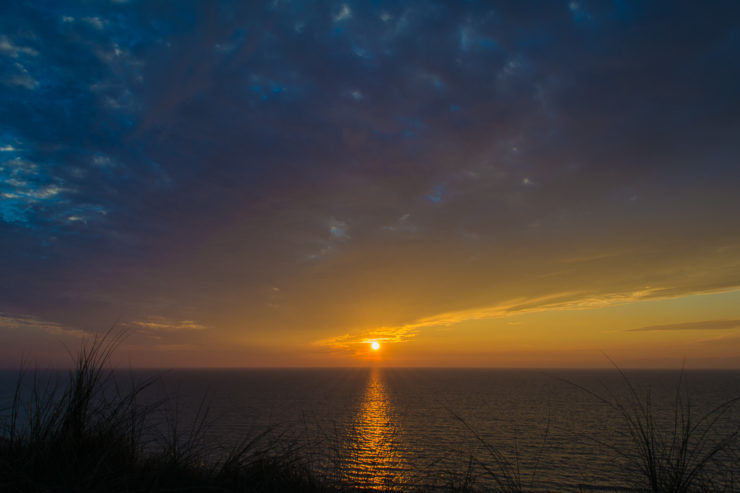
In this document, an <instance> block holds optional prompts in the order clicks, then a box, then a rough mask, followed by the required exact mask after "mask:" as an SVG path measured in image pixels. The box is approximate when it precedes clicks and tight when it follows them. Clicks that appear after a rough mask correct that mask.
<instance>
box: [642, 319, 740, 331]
mask: <svg viewBox="0 0 740 493" xmlns="http://www.w3.org/2000/svg"><path fill="white" fill-rule="evenodd" d="M738 328H740V320H701V321H699V322H684V323H676V324H664V325H649V326H647V327H639V328H637V329H628V330H627V332H649V331H661V330H729V329H738Z"/></svg>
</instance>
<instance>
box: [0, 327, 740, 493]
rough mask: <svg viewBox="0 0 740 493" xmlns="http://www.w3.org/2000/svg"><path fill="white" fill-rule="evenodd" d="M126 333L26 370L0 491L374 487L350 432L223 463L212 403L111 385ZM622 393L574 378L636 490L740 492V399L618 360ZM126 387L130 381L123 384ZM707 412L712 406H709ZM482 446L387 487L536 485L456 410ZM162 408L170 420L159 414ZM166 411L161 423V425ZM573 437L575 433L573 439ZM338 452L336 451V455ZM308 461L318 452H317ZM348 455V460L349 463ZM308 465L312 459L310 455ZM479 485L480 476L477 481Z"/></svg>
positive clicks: (14, 401)
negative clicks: (453, 463) (63, 367)
mask: <svg viewBox="0 0 740 493" xmlns="http://www.w3.org/2000/svg"><path fill="white" fill-rule="evenodd" d="M122 338H123V333H120V332H119V333H114V332H113V331H112V330H111V331H108V332H107V333H105V334H104V335H102V336H99V337H95V338H93V339H91V340H89V341H87V342H86V343H84V344H83V345H82V347H81V348H80V350H79V352H78V353H77V354H76V355H75V356H74V368H73V369H72V370H71V371H69V373H68V375H67V379H66V381H62V382H59V381H54V380H53V379H51V378H45V377H44V375H43V374H42V373H40V372H27V371H23V370H21V372H20V374H19V376H18V379H17V383H16V387H15V391H14V393H13V395H12V397H11V399H10V404H9V407H8V408H7V409H5V410H4V416H3V418H4V419H3V420H2V421H0V426H2V428H1V429H0V491H2V492H145V491H146V492H173V491H213V492H227V491H230V492H279V491H295V492H340V491H369V490H370V489H372V488H370V487H362V486H358V485H356V484H352V481H351V478H350V476H348V475H347V471H346V469H345V468H344V466H343V464H345V463H346V461H347V460H348V459H349V460H351V459H352V456H351V454H352V451H351V450H349V451H348V450H347V449H346V446H345V445H346V444H345V443H344V442H343V440H344V438H343V437H344V435H343V434H341V436H340V434H339V432H338V431H336V430H335V435H336V436H335V438H334V441H333V442H327V441H326V440H319V441H318V442H317V443H315V444H313V445H311V444H310V443H309V442H306V443H305V444H303V443H302V442H299V441H298V440H296V439H295V438H294V437H293V436H292V435H290V434H286V433H285V432H281V430H280V429H278V428H268V429H266V430H263V431H262V432H259V433H256V434H253V435H250V436H247V437H245V438H244V439H243V440H242V441H241V442H238V443H237V444H236V445H235V446H234V447H232V448H231V449H229V450H227V451H226V452H225V453H224V454H221V456H219V457H215V456H214V455H213V454H212V453H211V450H209V449H208V444H207V442H208V440H207V437H206V436H205V431H206V429H207V427H208V424H209V419H208V408H207V406H206V404H205V399H204V400H203V401H202V402H201V405H200V407H199V408H198V409H197V410H196V412H195V414H194V417H193V418H192V420H191V422H190V423H189V424H186V425H184V426H183V421H184V419H182V416H180V414H179V409H178V406H177V402H175V403H174V408H173V407H172V406H173V402H172V401H171V400H166V399H164V400H153V399H152V397H151V395H144V394H145V393H146V394H150V393H149V392H147V389H150V388H151V387H152V385H153V384H154V383H155V380H154V379H151V378H150V379H144V380H143V381H141V382H135V379H133V378H131V379H126V378H124V379H122V378H116V377H117V375H116V374H114V370H113V369H111V368H110V367H109V361H110V357H111V355H112V353H113V352H114V351H115V349H116V348H117V347H118V345H119V344H120V342H121V340H122ZM615 368H616V370H617V372H618V375H619V378H620V382H621V385H622V386H623V389H622V392H620V393H617V392H614V391H611V390H609V389H608V388H607V389H606V390H605V391H604V392H601V393H599V392H596V391H594V390H592V389H589V388H587V387H585V386H581V385H578V384H576V383H574V382H571V381H567V380H566V381H567V382H568V383H569V384H570V385H574V386H576V387H577V388H579V389H581V390H582V391H584V392H586V393H587V394H588V395H590V396H591V397H593V398H594V399H596V401H597V402H599V403H601V404H603V405H606V406H607V407H608V408H609V409H611V410H612V411H614V412H615V413H616V415H617V417H618V418H619V419H620V421H621V424H622V427H621V430H620V431H621V434H622V435H623V437H626V440H623V441H620V440H615V441H614V442H600V443H602V444H603V445H604V446H606V447H607V448H609V449H611V450H612V451H614V452H615V453H616V454H617V455H618V456H619V457H621V458H622V459H623V460H624V462H625V463H626V464H628V472H629V473H630V474H632V477H633V478H634V479H635V486H636V488H637V490H638V491H650V492H654V493H658V492H665V493H668V492H670V493H692V492H698V491H702V492H704V491H717V492H719V491H724V492H729V491H736V490H737V488H738V479H740V478H738V476H739V475H740V453H739V452H740V450H739V448H738V445H739V438H740V422H739V421H738V416H737V414H733V413H734V412H735V411H736V410H737V408H738V407H739V406H738V405H739V404H740V397H737V398H731V399H728V400H726V401H725V402H723V403H721V404H719V405H717V406H715V407H713V408H711V409H709V410H708V411H703V412H701V413H699V412H697V411H696V409H697V407H696V405H695V403H694V402H693V401H692V400H691V395H690V393H689V390H688V386H687V383H686V375H685V373H684V372H682V373H681V375H680V378H679V381H678V382H677V386H676V390H675V395H674V397H673V402H672V406H668V408H665V407H661V406H660V405H658V401H657V400H655V399H654V398H653V395H652V394H651V392H650V389H647V390H646V391H645V392H643V391H642V390H641V389H640V388H638V386H637V385H635V384H634V383H633V381H632V380H631V379H630V378H629V377H628V375H627V374H626V373H625V372H624V371H623V370H621V369H620V368H618V367H617V366H616V365H615ZM122 382H126V383H125V384H122ZM704 407H706V406H704ZM450 412H451V414H452V417H453V421H454V420H457V421H459V422H461V423H462V424H463V425H464V427H465V428H466V429H467V430H468V432H470V433H472V434H473V436H474V437H475V439H476V440H477V441H478V442H479V443H480V444H481V445H482V446H483V451H484V452H483V453H484V454H485V456H481V457H475V456H473V455H471V456H470V458H469V460H468V461H467V462H466V465H462V466H461V468H460V470H457V471H448V472H445V474H444V475H443V476H442V478H443V479H444V478H446V479H447V480H449V481H448V482H447V483H446V484H439V483H438V482H437V481H436V480H435V478H434V476H435V473H436V472H439V471H436V472H435V471H434V470H427V469H425V470H423V471H416V473H417V476H416V477H415V476H414V475H413V471H412V472H411V473H412V474H411V475H406V476H405V477H404V478H403V480H402V481H401V480H398V481H396V482H395V483H393V482H391V483H385V484H382V485H379V486H378V487H377V488H378V489H381V490H385V491H427V490H428V489H429V488H435V489H436V490H442V491H460V492H471V491H499V492H517V493H518V492H523V491H529V490H536V489H537V485H536V482H535V476H536V471H537V465H539V464H541V463H542V462H545V461H546V460H547V457H546V454H544V453H543V452H544V450H545V443H546V442H547V440H548V432H549V429H550V427H549V422H548V426H547V427H546V431H545V434H544V437H543V445H542V447H541V448H540V450H539V451H538V452H537V457H536V459H537V460H536V461H535V462H534V466H533V467H530V469H532V470H527V471H524V470H521V469H520V460H519V459H520V457H519V456H518V449H516V451H515V456H514V457H513V458H512V457H511V456H510V454H509V455H507V454H506V453H504V452H503V451H502V450H503V449H501V448H497V447H496V446H494V445H493V444H491V443H490V442H489V441H487V440H486V439H485V438H483V436H482V435H481V434H480V433H478V432H477V431H476V430H475V429H474V428H473V427H472V426H470V425H469V424H468V423H467V422H465V420H463V419H462V418H461V417H460V416H459V415H458V414H455V413H454V412H452V411H450ZM162 413H164V414H162ZM162 416H164V418H162ZM575 438H576V437H574V439H575ZM331 443H334V447H335V448H336V450H335V455H336V457H335V458H334V459H335V460H334V462H335V464H334V466H335V469H336V470H335V471H331V470H328V471H322V472H321V473H317V472H316V469H315V468H314V467H313V465H312V463H311V459H310V458H311V457H312V456H313V457H317V455H316V451H315V450H313V449H311V447H317V446H322V447H323V449H324V453H319V454H318V455H319V456H324V455H325V452H326V449H327V448H329V449H331V446H330V445H331ZM330 451H331V450H330ZM312 454H313V455H312ZM347 454H350V455H349V457H347ZM307 458H308V460H307ZM478 480H485V485H480V486H478V485H479V483H478Z"/></svg>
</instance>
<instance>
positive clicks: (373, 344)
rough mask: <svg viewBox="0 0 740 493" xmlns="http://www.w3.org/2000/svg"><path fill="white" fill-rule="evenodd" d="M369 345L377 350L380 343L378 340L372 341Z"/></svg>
mask: <svg viewBox="0 0 740 493" xmlns="http://www.w3.org/2000/svg"><path fill="white" fill-rule="evenodd" d="M370 347H371V348H373V351H377V350H378V349H380V343H379V342H378V341H373V342H371V343H370Z"/></svg>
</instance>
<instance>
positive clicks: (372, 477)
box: [346, 368, 406, 489]
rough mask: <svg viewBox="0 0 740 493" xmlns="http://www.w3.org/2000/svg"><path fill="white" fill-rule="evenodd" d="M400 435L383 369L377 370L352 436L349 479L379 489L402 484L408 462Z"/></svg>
mask: <svg viewBox="0 0 740 493" xmlns="http://www.w3.org/2000/svg"><path fill="white" fill-rule="evenodd" d="M399 432H400V427H399V423H398V422H397V421H396V420H395V419H394V413H393V408H392V403H391V401H390V399H389V398H388V393H387V391H386V388H385V384H384V382H383V376H382V373H381V370H379V369H377V368H373V369H372V370H371V373H370V375H369V377H368V383H367V387H366V389H365V394H364V396H363V399H362V403H361V405H360V408H359V410H358V412H357V414H356V416H355V419H354V422H353V423H352V427H351V429H350V433H349V436H348V438H349V440H348V441H349V442H350V444H349V445H350V446H349V449H350V450H349V452H350V453H349V456H348V457H347V458H346V460H347V465H348V466H349V467H348V470H347V479H348V480H349V481H350V482H351V483H353V484H355V485H358V486H363V487H371V488H378V489H389V488H393V487H398V486H400V485H402V484H403V482H404V471H405V470H406V467H405V462H406V461H405V459H404V453H403V448H402V446H401V437H400V433H399Z"/></svg>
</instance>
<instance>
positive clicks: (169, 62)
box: [0, 0, 740, 368]
mask: <svg viewBox="0 0 740 493" xmlns="http://www.w3.org/2000/svg"><path fill="white" fill-rule="evenodd" d="M738 53H740V4H739V3H738V2H735V1H724V2H723V1H717V2H710V3H705V2H681V1H678V2H677V1H654V2H642V1H622V0H614V1H585V0H583V1H581V0H577V1H555V0H553V1H539V2H529V1H523V2H490V1H480V2H476V1H454V2H453V1H449V2H441V1H434V0H432V1H423V2H422V1H380V0H378V1H359V0H358V1H327V2H300V1H287V0H274V1H270V2H241V1H221V2H198V1H190V2H189V1H171V2H170V1H143V0H142V1H136V0H130V1H125V0H113V1H110V2H105V1H103V0H101V1H96V2H90V1H79V2H71V1H63V2H59V1H43V0H34V1H15V2H2V3H1V4H0V279H1V282H0V366H4V367H15V366H17V365H18V364H19V363H20V361H21V360H25V361H30V362H37V363H38V364H42V365H52V366H53V365H64V364H65V362H69V352H74V349H75V348H76V347H78V346H79V344H80V342H81V341H83V340H85V338H88V337H90V336H93V335H95V334H101V333H104V332H105V331H106V330H108V329H109V328H113V330H114V331H118V332H124V333H125V338H124V340H123V342H122V343H121V344H120V347H119V348H118V351H117V353H116V354H115V355H114V359H115V361H116V364H122V365H130V366H134V367H182V366H194V367H264V366H267V367H272V366H367V365H386V366H474V367H537V368H540V367H603V366H610V365H611V362H610V360H612V361H614V362H615V363H617V364H619V365H620V366H624V367H680V366H682V365H685V366H687V367H697V368H703V367H706V368H740V193H738V186H739V185H740V139H739V138H738V135H740V91H739V90H738V81H739V80H740V63H738V58H737V54H738ZM371 341H377V342H379V343H380V345H381V348H380V350H378V351H372V350H371V348H370V344H369V342H371Z"/></svg>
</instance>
